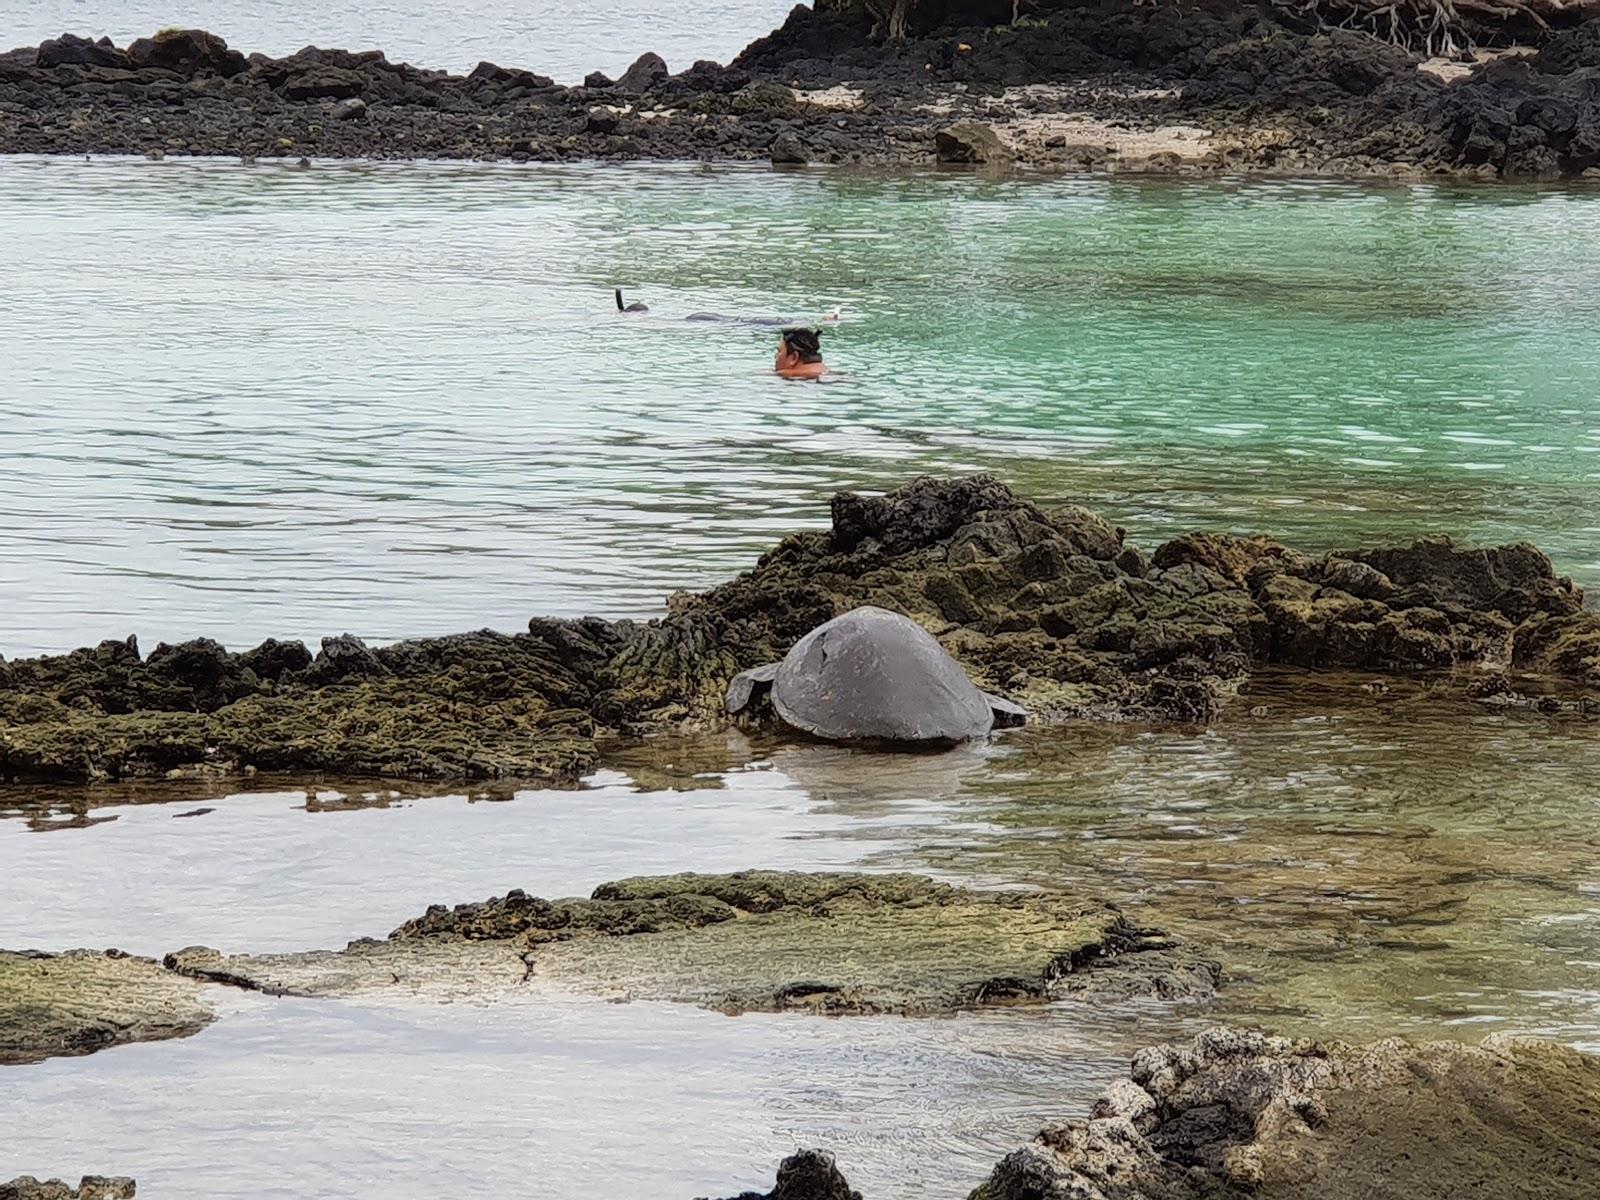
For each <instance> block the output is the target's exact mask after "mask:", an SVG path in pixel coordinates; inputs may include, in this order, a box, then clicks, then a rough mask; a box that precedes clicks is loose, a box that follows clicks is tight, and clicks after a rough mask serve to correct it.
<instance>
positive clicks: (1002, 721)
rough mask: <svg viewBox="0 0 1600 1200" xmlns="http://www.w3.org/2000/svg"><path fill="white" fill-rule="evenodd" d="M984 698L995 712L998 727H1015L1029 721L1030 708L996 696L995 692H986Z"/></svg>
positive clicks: (995, 723)
mask: <svg viewBox="0 0 1600 1200" xmlns="http://www.w3.org/2000/svg"><path fill="white" fill-rule="evenodd" d="M983 698H984V699H985V700H987V701H988V702H989V708H990V710H991V711H992V712H993V713H994V727H995V728H996V729H1014V728H1016V727H1017V726H1018V725H1026V724H1027V723H1028V710H1027V709H1025V708H1023V707H1022V705H1020V704H1018V703H1016V701H1014V700H1007V699H1006V698H1005V697H1004V696H996V695H995V694H994V693H993V692H985V693H984V694H983Z"/></svg>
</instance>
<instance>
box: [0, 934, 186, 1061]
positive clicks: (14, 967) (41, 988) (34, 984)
mask: <svg viewBox="0 0 1600 1200" xmlns="http://www.w3.org/2000/svg"><path fill="white" fill-rule="evenodd" d="M212 1016H213V1014H212V1011H211V1008H210V1007H209V1006H208V1005H207V1004H206V1003H205V1002H204V1000H202V999H201V996H200V989H199V987H197V986H196V985H195V983H194V982H193V981H192V980H188V979H184V978H182V977H181V976H178V975H174V974H172V973H171V972H170V971H165V970H163V969H162V968H161V965H160V964H159V963H157V962H155V961H154V960H153V959H148V958H135V957H133V956H131V955H126V954H122V953H120V952H118V951H115V950H107V951H103V952H102V951H98V950H69V951H67V952H66V953H64V954H45V953H41V952H39V951H31V950H24V951H15V950H0V1064H16V1063H29V1062H39V1061H41V1060H43V1059H46V1058H51V1057H54V1056H57V1055H77V1054H92V1053H93V1052H94V1051H96V1050H103V1049H105V1048H106V1047H107V1046H116V1045H121V1044H122V1043H124V1042H149V1041H158V1040H160V1039H163V1038H176V1037H188V1036H189V1035H190V1034H193V1033H197V1032H199V1031H200V1030H201V1029H203V1028H204V1027H205V1026H206V1025H208V1024H209V1023H210V1022H211V1020H212Z"/></svg>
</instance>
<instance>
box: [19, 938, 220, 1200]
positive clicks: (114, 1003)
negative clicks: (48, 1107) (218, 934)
mask: <svg viewBox="0 0 1600 1200" xmlns="http://www.w3.org/2000/svg"><path fill="white" fill-rule="evenodd" d="M212 1015H213V1014H212V1011H211V1008H210V1006H209V1005H207V1004H206V1003H205V1001H204V1000H203V999H202V997H201V995H200V989H199V988H198V987H196V986H195V984H194V983H193V982H191V981H190V980H187V979H183V978H181V977H180V976H177V975H174V974H172V973H171V972H169V971H165V970H163V969H162V967H161V965H160V964H159V963H157V962H155V961H154V960H152V959H148V958H135V957H132V956H129V955H126V954H122V953H120V952H119V951H115V950H108V951H99V950H69V951H67V952H66V953H63V954H43V953H39V952H37V951H14V950H0V1065H12V1064H17V1063H29V1062H39V1061H42V1060H43V1059H46V1058H51V1057H55V1056H59V1055H77V1054H92V1053H93V1052H94V1051H96V1050H103V1049H105V1048H106V1047H108V1046H117V1045H121V1044H123V1043H125V1042H148V1041H158V1040H161V1039H163V1038H175V1037H187V1036H189V1035H190V1034H193V1033H198V1032H199V1031H200V1030H201V1029H203V1028H204V1027H205V1026H206V1025H207V1024H209V1023H210V1021H211V1019H212ZM3 1195H5V1192H4V1189H3V1188H0V1196H3Z"/></svg>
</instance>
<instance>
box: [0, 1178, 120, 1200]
mask: <svg viewBox="0 0 1600 1200" xmlns="http://www.w3.org/2000/svg"><path fill="white" fill-rule="evenodd" d="M135 1191H136V1189H135V1186H134V1182H133V1180H131V1179H129V1178H128V1177H127V1176H125V1175H113V1176H108V1175H85V1176H84V1177H83V1178H82V1179H81V1180H80V1181H79V1183H78V1186H77V1187H73V1186H72V1185H71V1184H68V1183H65V1182H63V1181H62V1180H59V1179H35V1178H34V1177H33V1176H32V1175H19V1176H18V1177H17V1178H16V1179H13V1180H11V1181H10V1182H9V1183H0V1200H133V1196H134V1193H135Z"/></svg>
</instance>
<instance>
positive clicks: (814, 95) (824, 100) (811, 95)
mask: <svg viewBox="0 0 1600 1200" xmlns="http://www.w3.org/2000/svg"><path fill="white" fill-rule="evenodd" d="M789 90H790V91H791V92H793V93H794V98H795V99H796V100H798V101H800V103H801V104H809V105H810V106H811V107H812V108H821V109H825V110H826V111H828V112H856V111H857V110H859V109H861V108H862V107H863V106H864V105H865V103H866V102H865V101H864V100H863V99H862V98H861V89H860V88H853V87H849V86H847V85H845V84H842V83H840V84H835V85H834V86H833V87H827V88H812V89H811V90H810V91H807V90H806V89H804V88H790V89H789Z"/></svg>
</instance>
